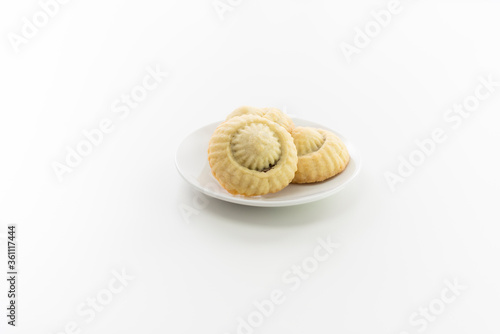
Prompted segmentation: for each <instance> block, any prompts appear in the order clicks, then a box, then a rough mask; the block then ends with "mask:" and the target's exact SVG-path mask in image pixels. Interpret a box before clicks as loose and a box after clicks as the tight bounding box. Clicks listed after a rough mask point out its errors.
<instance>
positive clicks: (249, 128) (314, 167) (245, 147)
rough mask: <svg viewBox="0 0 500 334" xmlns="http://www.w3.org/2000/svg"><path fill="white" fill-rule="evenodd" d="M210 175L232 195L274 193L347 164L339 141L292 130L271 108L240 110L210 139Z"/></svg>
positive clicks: (330, 135)
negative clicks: (291, 184)
mask: <svg viewBox="0 0 500 334" xmlns="http://www.w3.org/2000/svg"><path fill="white" fill-rule="evenodd" d="M208 161H209V164H210V168H211V170H212V174H213V175H214V177H215V178H216V179H217V181H218V182H219V183H220V184H221V186H222V187H224V189H226V190H227V191H228V192H230V193H231V194H234V195H244V196H259V195H265V194H269V193H275V192H278V191H280V190H282V189H283V188H285V187H286V186H287V185H289V184H290V183H314V182H320V181H324V180H326V179H329V178H331V177H333V176H335V175H337V174H339V173H340V172H342V171H343V170H344V169H345V168H346V166H347V164H348V163H349V153H348V152H347V148H346V146H345V145H344V143H343V142H342V141H341V140H340V138H339V137H337V136H336V135H335V134H333V133H332V132H330V131H326V130H322V129H315V128H310V127H300V126H297V127H296V126H295V125H294V124H293V121H292V119H291V118H290V117H288V116H287V115H286V114H284V113H283V112H281V111H280V110H279V109H276V108H254V107H247V106H245V107H240V108H238V109H236V110H234V111H233V112H232V113H231V114H229V116H228V117H227V119H226V121H225V122H223V123H222V124H220V125H219V126H218V127H217V129H216V130H215V132H214V134H213V135H212V137H211V138H210V142H209V146H208Z"/></svg>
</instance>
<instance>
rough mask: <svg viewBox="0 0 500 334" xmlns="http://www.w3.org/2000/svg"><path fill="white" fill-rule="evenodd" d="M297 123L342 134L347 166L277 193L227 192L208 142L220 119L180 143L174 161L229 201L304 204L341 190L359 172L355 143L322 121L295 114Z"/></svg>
mask: <svg viewBox="0 0 500 334" xmlns="http://www.w3.org/2000/svg"><path fill="white" fill-rule="evenodd" d="M293 122H294V123H295V125H296V126H311V127H314V128H322V129H325V130H329V131H331V132H333V133H335V134H336V135H337V136H339V138H340V139H342V141H343V142H344V143H345V145H346V146H347V150H348V151H349V155H350V157H351V159H350V161H349V164H348V165H347V167H346V169H345V170H344V171H343V172H342V173H340V174H338V175H336V176H334V177H332V178H330V179H328V180H326V181H323V182H318V183H310V184H289V185H288V186H287V187H286V188H285V189H283V190H281V191H278V192H277V193H274V194H268V195H263V196H254V197H246V196H239V195H232V194H230V193H228V192H227V191H226V190H225V189H224V188H222V186H221V185H220V184H219V183H218V182H217V180H216V179H215V178H214V177H213V176H212V172H211V170H210V165H209V164H208V153H207V152H208V142H209V141H210V137H212V134H213V133H214V131H215V129H216V128H217V126H218V125H219V124H220V123H221V122H215V123H212V124H209V125H207V126H204V127H202V128H201V129H198V130H196V131H194V132H193V133H191V134H190V135H188V136H187V137H186V138H185V139H184V140H183V141H182V142H181V144H180V145H179V147H178V149H177V153H176V156H175V165H176V166H177V170H178V171H179V173H180V174H181V176H182V177H183V178H184V179H185V180H186V181H187V182H188V183H189V184H190V185H192V186H193V187H194V188H195V189H197V190H199V191H200V192H202V193H204V194H206V195H208V196H211V197H214V198H217V199H220V200H223V201H227V202H232V203H237V204H242V205H250V206H262V207H279V206H291V205H297V204H304V203H309V202H313V201H317V200H320V199H323V198H325V197H327V196H330V195H333V194H335V193H336V192H338V191H340V190H342V189H343V188H344V187H345V186H346V185H347V184H348V183H349V182H350V181H352V180H353V179H354V178H355V177H356V175H357V174H358V172H359V170H360V168H361V161H360V158H359V157H358V155H357V152H356V150H355V148H354V147H353V145H352V144H351V143H350V142H349V141H348V140H347V139H346V138H345V137H344V136H342V135H341V134H339V133H338V132H337V131H333V130H331V129H328V128H326V127H325V126H323V125H322V124H317V123H313V122H309V121H306V120H302V119H297V118H294V119H293Z"/></svg>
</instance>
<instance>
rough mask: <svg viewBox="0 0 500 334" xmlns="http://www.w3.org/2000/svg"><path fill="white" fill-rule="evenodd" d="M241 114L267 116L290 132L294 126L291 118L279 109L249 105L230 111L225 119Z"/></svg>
mask: <svg viewBox="0 0 500 334" xmlns="http://www.w3.org/2000/svg"><path fill="white" fill-rule="evenodd" d="M243 115H257V116H262V117H264V118H267V119H269V120H271V121H273V122H276V123H278V124H279V125H281V126H283V127H284V128H285V129H286V131H288V132H290V133H291V132H292V130H293V129H294V128H295V125H294V124H293V121H292V119H291V118H290V117H289V116H288V115H287V114H285V113H284V112H282V111H281V110H279V109H278V108H267V107H266V108H256V107H250V106H243V107H239V108H237V109H235V110H234V111H233V112H232V113H230V114H229V115H228V116H227V118H226V121H227V120H229V119H231V118H233V117H236V116H243Z"/></svg>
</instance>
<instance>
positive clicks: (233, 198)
mask: <svg viewBox="0 0 500 334" xmlns="http://www.w3.org/2000/svg"><path fill="white" fill-rule="evenodd" d="M292 120H293V121H294V122H295V121H297V122H298V123H301V122H305V123H311V124H315V125H316V126H318V125H319V123H316V122H312V121H309V120H306V119H302V118H299V117H292ZM222 122H223V121H218V122H212V123H209V124H206V125H204V126H202V127H199V128H197V129H196V130H193V131H191V132H189V133H188V134H187V135H186V136H185V137H184V138H183V139H182V140H181V141H180V143H179V144H178V145H177V149H176V151H175V157H174V162H175V167H176V169H177V172H178V173H179V174H180V175H181V177H182V178H183V179H184V180H185V181H186V182H187V183H188V184H189V185H190V186H191V187H193V188H195V189H196V190H198V191H199V192H201V193H202V194H205V195H207V196H210V197H213V198H216V199H218V200H221V201H225V202H229V203H234V204H239V205H245V206H253V207H287V206H295V205H300V204H307V203H311V202H315V201H319V200H321V199H324V198H327V197H329V196H332V195H334V194H336V193H337V192H339V191H341V190H343V189H344V188H345V187H346V186H347V185H348V184H349V183H351V182H352V181H353V180H354V179H355V178H356V177H357V176H358V174H359V172H360V171H361V166H362V160H361V157H360V156H359V154H358V152H357V149H356V147H355V146H354V145H352V143H351V141H350V140H348V139H347V138H346V137H345V136H343V135H342V134H341V133H339V132H338V131H335V130H333V129H331V128H329V127H326V126H323V125H321V127H322V128H324V129H326V130H328V131H332V132H333V133H335V134H336V135H337V136H339V137H340V138H341V139H342V141H343V142H344V143H345V145H346V146H347V147H348V148H349V155H351V158H352V153H354V156H355V157H356V169H355V170H354V172H353V174H352V175H351V176H350V177H349V178H348V179H347V180H345V181H344V183H342V184H341V185H339V186H338V187H336V188H334V189H331V190H326V191H322V192H320V193H317V194H312V195H308V196H307V197H305V198H297V199H290V200H285V201H265V200H258V198H259V197H260V196H255V197H252V199H249V198H246V197H244V196H242V195H232V194H230V193H227V194H219V193H217V192H212V191H210V190H209V189H206V188H204V187H202V186H199V185H197V184H194V183H192V182H191V181H190V180H189V178H188V177H187V176H186V175H185V174H184V173H183V171H182V170H181V168H180V166H179V151H180V150H179V149H180V147H181V146H182V145H183V144H184V142H185V141H186V140H187V139H188V138H190V137H191V136H193V135H194V134H195V133H196V132H198V131H200V130H202V129H204V128H209V127H215V128H216V127H217V126H218V125H219V124H221V123H222ZM212 177H213V175H212ZM214 180H215V178H214Z"/></svg>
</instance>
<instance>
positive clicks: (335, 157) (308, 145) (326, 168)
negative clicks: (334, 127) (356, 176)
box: [292, 127, 350, 183]
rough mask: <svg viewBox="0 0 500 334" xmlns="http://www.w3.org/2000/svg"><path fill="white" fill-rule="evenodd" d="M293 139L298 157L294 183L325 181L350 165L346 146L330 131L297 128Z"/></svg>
mask: <svg viewBox="0 0 500 334" xmlns="http://www.w3.org/2000/svg"><path fill="white" fill-rule="evenodd" d="M292 137H293V141H294V144H295V147H296V148H297V155H298V162H297V172H296V173H295V177H294V178H293V180H292V183H313V182H320V181H324V180H326V179H329V178H331V177H333V176H335V175H337V174H339V173H340V172H342V171H343V170H344V169H345V168H346V166H347V164H348V163H349V159H350V158H349V153H348V152H347V148H346V146H345V144H344V143H343V142H342V140H340V138H339V137H337V136H336V135H335V134H333V133H332V132H330V131H326V130H322V129H314V128H310V127H296V128H295V129H294V130H293V131H292Z"/></svg>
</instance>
